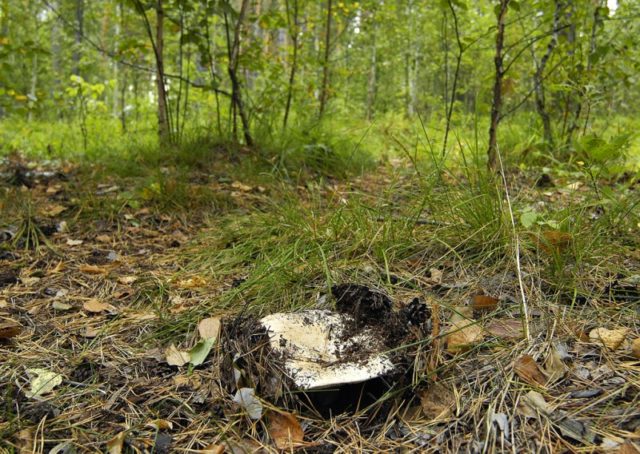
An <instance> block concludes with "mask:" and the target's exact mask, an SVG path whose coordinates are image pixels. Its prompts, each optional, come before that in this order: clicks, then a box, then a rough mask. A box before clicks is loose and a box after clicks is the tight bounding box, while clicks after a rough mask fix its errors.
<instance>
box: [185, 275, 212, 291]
mask: <svg viewBox="0 0 640 454" xmlns="http://www.w3.org/2000/svg"><path fill="white" fill-rule="evenodd" d="M206 284H207V281H206V280H205V279H204V278H202V277H200V276H194V277H191V278H189V279H181V280H179V281H178V287H181V288H184V289H191V288H197V287H204V286H205V285H206Z"/></svg>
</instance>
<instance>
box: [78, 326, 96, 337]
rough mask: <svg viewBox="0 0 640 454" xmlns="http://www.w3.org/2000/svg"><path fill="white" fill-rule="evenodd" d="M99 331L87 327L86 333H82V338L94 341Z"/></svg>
mask: <svg viewBox="0 0 640 454" xmlns="http://www.w3.org/2000/svg"><path fill="white" fill-rule="evenodd" d="M98 333H99V331H98V330H97V329H96V328H94V327H92V326H87V327H86V328H85V329H84V331H82V334H81V336H82V337H86V338H87V339H93V338H94V337H97V336H98Z"/></svg>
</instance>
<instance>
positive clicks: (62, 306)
mask: <svg viewBox="0 0 640 454" xmlns="http://www.w3.org/2000/svg"><path fill="white" fill-rule="evenodd" d="M51 307H53V308H54V309H55V310H57V311H68V310H69V309H71V308H72V307H73V306H72V305H71V304H68V303H63V302H62V301H54V302H53V304H51Z"/></svg>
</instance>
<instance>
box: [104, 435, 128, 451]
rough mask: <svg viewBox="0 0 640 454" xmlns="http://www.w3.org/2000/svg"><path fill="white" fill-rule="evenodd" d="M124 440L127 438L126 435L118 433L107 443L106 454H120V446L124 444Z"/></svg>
mask: <svg viewBox="0 0 640 454" xmlns="http://www.w3.org/2000/svg"><path fill="white" fill-rule="evenodd" d="M125 438H127V433H126V432H120V433H119V434H118V435H116V436H115V437H113V438H112V439H111V440H109V441H108V442H107V453H108V454H122V445H123V444H124V440H125Z"/></svg>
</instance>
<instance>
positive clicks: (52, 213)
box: [42, 205, 67, 218]
mask: <svg viewBox="0 0 640 454" xmlns="http://www.w3.org/2000/svg"><path fill="white" fill-rule="evenodd" d="M66 210H67V207H65V206H62V205H47V206H45V207H44V208H43V209H42V214H44V215H45V216H47V217H49V218H53V217H56V216H58V215H59V214H60V213H62V212H63V211H66Z"/></svg>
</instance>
